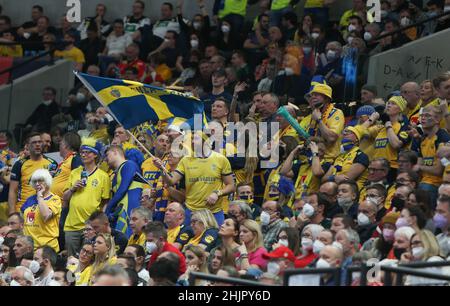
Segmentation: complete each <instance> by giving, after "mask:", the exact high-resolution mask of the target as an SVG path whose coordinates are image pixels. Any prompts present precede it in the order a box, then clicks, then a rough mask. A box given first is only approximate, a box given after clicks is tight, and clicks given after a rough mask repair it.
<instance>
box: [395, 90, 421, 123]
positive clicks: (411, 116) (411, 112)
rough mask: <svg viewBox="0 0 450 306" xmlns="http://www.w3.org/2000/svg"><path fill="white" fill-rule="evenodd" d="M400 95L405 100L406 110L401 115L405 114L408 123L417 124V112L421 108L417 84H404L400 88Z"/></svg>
mask: <svg viewBox="0 0 450 306" xmlns="http://www.w3.org/2000/svg"><path fill="white" fill-rule="evenodd" d="M400 93H401V95H402V97H403V98H404V99H405V100H406V108H405V110H404V111H403V114H405V116H406V117H407V118H408V120H409V122H410V123H414V124H419V111H420V108H421V107H422V100H421V99H420V86H419V84H417V83H416V82H406V83H405V84H403V85H402V87H400Z"/></svg>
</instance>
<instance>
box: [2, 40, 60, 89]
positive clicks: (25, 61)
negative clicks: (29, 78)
mask: <svg viewBox="0 0 450 306" xmlns="http://www.w3.org/2000/svg"><path fill="white" fill-rule="evenodd" d="M54 51H55V49H53V48H52V49H51V50H48V51H45V52H42V53H39V54H38V55H35V56H33V57H30V58H28V59H26V60H24V61H23V62H21V63H18V64H16V65H14V66H12V67H9V68H6V69H4V70H2V71H0V75H3V74H5V73H8V72H12V71H14V70H16V69H18V68H20V67H22V66H25V65H27V64H29V63H31V62H34V61H36V60H38V59H40V58H41V57H45V56H47V55H50V64H52V63H53V52H54ZM10 82H11V78H10V80H9V81H8V84H9V83H10Z"/></svg>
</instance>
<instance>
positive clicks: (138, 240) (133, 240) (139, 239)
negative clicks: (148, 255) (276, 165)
mask: <svg viewBox="0 0 450 306" xmlns="http://www.w3.org/2000/svg"><path fill="white" fill-rule="evenodd" d="M146 241H147V237H146V236H145V234H144V233H140V234H139V235H138V234H133V235H131V236H130V239H128V245H132V244H139V245H142V246H144V245H145V242H146Z"/></svg>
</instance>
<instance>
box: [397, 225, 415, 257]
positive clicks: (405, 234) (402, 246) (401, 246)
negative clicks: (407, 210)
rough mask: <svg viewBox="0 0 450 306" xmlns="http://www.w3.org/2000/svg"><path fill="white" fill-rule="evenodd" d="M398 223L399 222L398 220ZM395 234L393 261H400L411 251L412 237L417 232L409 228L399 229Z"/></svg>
mask: <svg viewBox="0 0 450 306" xmlns="http://www.w3.org/2000/svg"><path fill="white" fill-rule="evenodd" d="M397 221H398V220H397ZM396 227H397V229H396V230H395V233H394V245H393V249H392V255H393V257H391V258H392V259H394V258H395V259H397V260H400V259H401V257H402V255H403V254H404V253H406V252H408V250H409V249H410V246H411V244H410V242H411V237H412V236H413V235H414V234H415V232H416V231H415V230H414V229H413V228H412V227H409V226H403V227H400V228H399V227H398V226H397V225H396Z"/></svg>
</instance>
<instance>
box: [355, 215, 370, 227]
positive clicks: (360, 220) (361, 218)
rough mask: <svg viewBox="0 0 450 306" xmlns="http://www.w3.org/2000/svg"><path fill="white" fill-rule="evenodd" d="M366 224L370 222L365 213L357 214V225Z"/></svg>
mask: <svg viewBox="0 0 450 306" xmlns="http://www.w3.org/2000/svg"><path fill="white" fill-rule="evenodd" d="M368 224H370V219H369V217H367V215H366V214H363V213H359V214H358V225H359V226H364V225H368Z"/></svg>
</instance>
